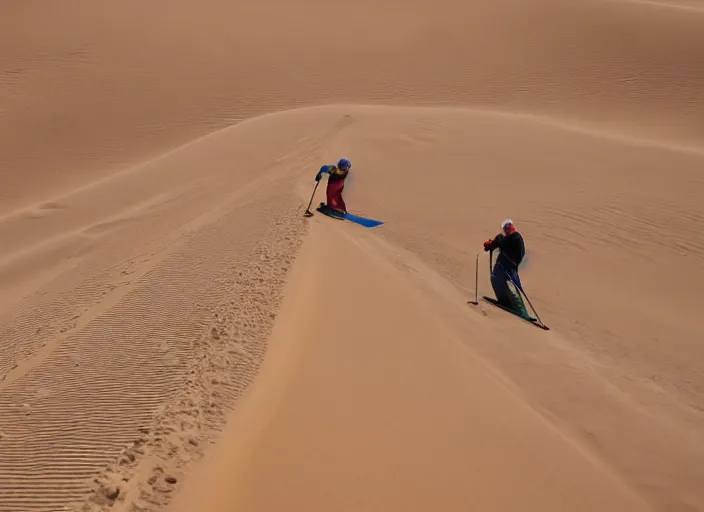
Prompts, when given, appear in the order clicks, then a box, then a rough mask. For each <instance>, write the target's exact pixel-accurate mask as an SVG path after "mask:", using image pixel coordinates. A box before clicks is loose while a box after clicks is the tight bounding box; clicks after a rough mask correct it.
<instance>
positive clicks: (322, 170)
mask: <svg viewBox="0 0 704 512" xmlns="http://www.w3.org/2000/svg"><path fill="white" fill-rule="evenodd" d="M334 168H335V166H334V165H323V166H322V167H321V168H320V170H319V171H318V174H316V175H315V181H320V179H321V178H322V177H323V174H325V173H328V174H329V173H330V172H331V171H332V170H333V169H334Z"/></svg>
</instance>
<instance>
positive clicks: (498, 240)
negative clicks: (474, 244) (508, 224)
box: [484, 233, 505, 251]
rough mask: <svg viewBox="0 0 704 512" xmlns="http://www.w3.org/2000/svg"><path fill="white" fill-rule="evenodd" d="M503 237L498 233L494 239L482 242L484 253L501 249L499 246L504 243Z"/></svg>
mask: <svg viewBox="0 0 704 512" xmlns="http://www.w3.org/2000/svg"><path fill="white" fill-rule="evenodd" d="M504 238H505V237H504V235H502V234H501V233H499V234H498V235H496V237H494V238H493V239H491V238H490V239H489V240H487V241H486V242H484V250H485V251H493V250H494V249H501V245H502V243H503V241H504Z"/></svg>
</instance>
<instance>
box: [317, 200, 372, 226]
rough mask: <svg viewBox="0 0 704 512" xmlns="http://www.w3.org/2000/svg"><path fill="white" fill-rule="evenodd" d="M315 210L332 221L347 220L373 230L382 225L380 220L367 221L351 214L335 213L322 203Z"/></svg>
mask: <svg viewBox="0 0 704 512" xmlns="http://www.w3.org/2000/svg"><path fill="white" fill-rule="evenodd" d="M316 210H318V211H319V212H320V213H322V214H324V215H327V216H328V217H332V218H333V219H339V220H348V221H350V222H354V223H355V224H359V225H360V226H364V227H365V228H374V227H376V226H380V225H382V224H383V222H382V221H380V220H374V219H368V218H366V217H361V216H359V215H354V214H352V213H341V212H337V211H335V210H332V209H330V208H328V207H327V206H326V205H324V204H323V203H320V206H318V207H317V208H316Z"/></svg>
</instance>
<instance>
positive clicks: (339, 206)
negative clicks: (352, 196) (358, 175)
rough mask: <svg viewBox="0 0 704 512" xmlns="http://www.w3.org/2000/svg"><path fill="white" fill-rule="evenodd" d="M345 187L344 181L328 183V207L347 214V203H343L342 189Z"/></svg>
mask: <svg viewBox="0 0 704 512" xmlns="http://www.w3.org/2000/svg"><path fill="white" fill-rule="evenodd" d="M343 186H344V182H343V181H342V180H340V181H333V182H328V188H327V196H328V206H329V207H330V208H333V209H335V210H340V211H343V212H346V211H347V210H346V209H345V203H344V201H342V188H343Z"/></svg>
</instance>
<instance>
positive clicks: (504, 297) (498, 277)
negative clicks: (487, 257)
mask: <svg viewBox="0 0 704 512" xmlns="http://www.w3.org/2000/svg"><path fill="white" fill-rule="evenodd" d="M507 280H508V275H507V274H506V270H504V267H503V266H502V265H501V264H500V263H498V262H497V263H496V265H494V269H493V270H492V272H491V287H492V288H493V289H494V295H496V300H498V301H499V304H501V305H502V306H506V307H513V304H512V303H511V299H510V296H509V289H508V285H507V284H506V281H507Z"/></svg>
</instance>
